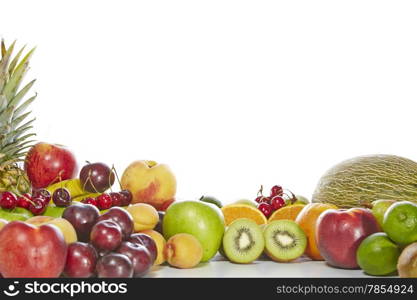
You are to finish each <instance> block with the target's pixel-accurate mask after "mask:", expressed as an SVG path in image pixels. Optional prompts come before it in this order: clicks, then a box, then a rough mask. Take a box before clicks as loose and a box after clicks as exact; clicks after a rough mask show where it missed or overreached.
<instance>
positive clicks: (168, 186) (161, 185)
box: [121, 160, 177, 210]
mask: <svg viewBox="0 0 417 300" xmlns="http://www.w3.org/2000/svg"><path fill="white" fill-rule="evenodd" d="M121 184H122V188H123V189H126V190H129V191H130V192H131V193H132V196H133V198H132V203H148V204H150V205H152V206H153V207H155V208H156V209H157V210H165V209H166V208H167V207H168V206H169V205H170V204H171V203H172V202H174V200H175V192H176V190H177V181H176V179H175V176H174V174H173V173H172V171H171V169H170V168H169V167H168V166H167V165H165V164H158V163H157V162H155V161H149V160H138V161H135V162H133V163H131V164H130V165H129V166H128V167H127V168H126V170H125V171H124V172H123V175H122V180H121Z"/></svg>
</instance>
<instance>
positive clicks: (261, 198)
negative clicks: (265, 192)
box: [255, 196, 271, 203]
mask: <svg viewBox="0 0 417 300" xmlns="http://www.w3.org/2000/svg"><path fill="white" fill-rule="evenodd" d="M255 201H256V202H258V203H269V202H271V198H269V197H265V196H259V197H257V198H256V199H255Z"/></svg>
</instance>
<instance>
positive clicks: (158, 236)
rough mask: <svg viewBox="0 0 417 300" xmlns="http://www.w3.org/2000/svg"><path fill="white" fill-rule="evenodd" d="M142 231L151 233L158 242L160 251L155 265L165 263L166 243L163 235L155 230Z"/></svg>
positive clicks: (157, 248) (157, 246)
mask: <svg viewBox="0 0 417 300" xmlns="http://www.w3.org/2000/svg"><path fill="white" fill-rule="evenodd" d="M141 233H144V234H147V235H149V236H150V237H151V238H152V239H153V240H154V241H155V243H156V250H157V251H158V253H157V255H156V259H155V262H154V263H153V265H154V266H158V265H160V264H163V263H164V262H165V255H164V249H165V244H166V241H165V238H164V237H163V235H162V234H160V233H159V232H157V231H155V230H143V231H141Z"/></svg>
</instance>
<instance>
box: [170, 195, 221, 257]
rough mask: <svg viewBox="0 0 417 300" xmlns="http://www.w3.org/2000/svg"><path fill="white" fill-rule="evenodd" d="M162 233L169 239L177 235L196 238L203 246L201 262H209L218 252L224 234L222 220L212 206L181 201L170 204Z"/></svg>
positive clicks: (200, 202) (217, 209) (219, 213)
mask: <svg viewBox="0 0 417 300" xmlns="http://www.w3.org/2000/svg"><path fill="white" fill-rule="evenodd" d="M162 227H163V233H164V237H165V239H167V240H168V239H169V238H170V237H172V236H173V235H175V234H177V233H188V234H191V235H193V236H194V237H196V238H197V239H198V240H199V241H200V243H201V245H202V246H203V258H202V260H201V261H203V262H204V261H208V260H210V259H211V258H212V257H213V256H214V255H215V254H216V253H217V251H218V250H219V248H220V245H221V242H222V238H223V234H224V218H223V214H222V212H221V210H220V209H219V208H218V207H217V206H215V205H214V204H210V203H205V202H202V201H182V202H176V203H173V204H171V205H170V206H169V207H168V209H167V210H166V212H165V217H164V220H163V226H162Z"/></svg>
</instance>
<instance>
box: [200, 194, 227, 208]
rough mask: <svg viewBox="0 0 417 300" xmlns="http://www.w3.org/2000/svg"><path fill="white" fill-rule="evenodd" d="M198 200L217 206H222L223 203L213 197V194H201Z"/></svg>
mask: <svg viewBox="0 0 417 300" xmlns="http://www.w3.org/2000/svg"><path fill="white" fill-rule="evenodd" d="M198 200H200V201H202V202H206V203H211V204H214V205H216V206H217V207H218V208H222V207H223V204H222V203H221V201H220V200H219V199H217V198H216V197H213V196H201V197H200V199H198Z"/></svg>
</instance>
